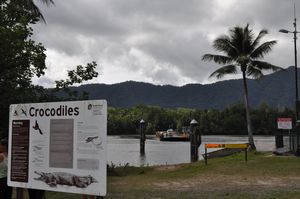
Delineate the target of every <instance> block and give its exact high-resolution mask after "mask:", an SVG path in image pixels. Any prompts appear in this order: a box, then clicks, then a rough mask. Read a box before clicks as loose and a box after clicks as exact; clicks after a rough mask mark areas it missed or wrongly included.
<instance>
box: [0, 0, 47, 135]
mask: <svg viewBox="0 0 300 199" xmlns="http://www.w3.org/2000/svg"><path fill="white" fill-rule="evenodd" d="M19 2H20V1H16V0H5V1H1V3H0V69H1V70H0V93H1V99H0V118H1V123H0V130H2V131H3V132H5V133H4V134H6V133H7V129H8V128H7V124H8V108H9V105H10V104H12V103H18V102H22V101H23V102H28V101H30V98H31V97H32V95H31V94H30V93H32V92H31V91H32V89H33V88H34V86H33V85H32V84H31V83H32V82H31V79H32V78H33V77H34V76H38V77H40V76H41V75H43V74H44V70H45V69H46V65H45V59H46V55H45V53H44V51H45V48H44V47H43V46H42V45H41V44H40V43H36V42H34V41H33V40H32V39H31V36H32V28H31V24H35V23H37V22H38V21H39V18H38V17H36V16H34V15H32V14H31V13H30V12H29V11H28V10H29V8H28V7H27V6H26V5H24V6H21V5H20V4H19Z"/></svg>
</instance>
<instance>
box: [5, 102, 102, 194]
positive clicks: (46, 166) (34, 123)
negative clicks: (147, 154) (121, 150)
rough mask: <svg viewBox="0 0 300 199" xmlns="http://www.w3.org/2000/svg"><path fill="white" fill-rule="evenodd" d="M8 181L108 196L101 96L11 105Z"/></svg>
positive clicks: (26, 185)
mask: <svg viewBox="0 0 300 199" xmlns="http://www.w3.org/2000/svg"><path fill="white" fill-rule="evenodd" d="M9 117H10V119H9V156H8V157H9V163H8V166H9V168H8V184H9V186H13V187H21V188H34V189H42V190H50V191H61V192H69V193H79V194H87V195H97V196H105V195H106V163H107V155H106V153H107V151H106V149H107V146H106V139H107V103H106V101H105V100H87V101H72V102H51V103H34V104H13V105H11V106H10V115H9Z"/></svg>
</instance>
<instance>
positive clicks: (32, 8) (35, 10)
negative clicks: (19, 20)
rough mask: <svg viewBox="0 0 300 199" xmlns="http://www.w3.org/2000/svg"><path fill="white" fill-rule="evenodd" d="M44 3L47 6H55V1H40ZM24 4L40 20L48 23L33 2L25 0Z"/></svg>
mask: <svg viewBox="0 0 300 199" xmlns="http://www.w3.org/2000/svg"><path fill="white" fill-rule="evenodd" d="M40 1H41V2H42V3H44V4H46V5H50V4H54V1H53V0H40ZM24 4H25V5H26V7H27V8H28V9H30V11H31V13H32V14H33V15H34V16H36V17H38V18H40V19H41V20H42V21H43V22H45V23H46V20H45V18H44V16H43V14H42V12H41V11H40V9H39V8H38V6H37V5H36V4H35V3H34V1H33V0H24Z"/></svg>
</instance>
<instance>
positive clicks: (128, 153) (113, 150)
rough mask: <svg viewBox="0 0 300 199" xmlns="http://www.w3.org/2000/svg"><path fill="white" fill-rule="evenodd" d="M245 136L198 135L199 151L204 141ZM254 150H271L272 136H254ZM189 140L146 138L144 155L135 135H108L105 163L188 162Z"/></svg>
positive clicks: (240, 140) (236, 139) (243, 139)
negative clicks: (199, 140) (255, 148)
mask: <svg viewBox="0 0 300 199" xmlns="http://www.w3.org/2000/svg"><path fill="white" fill-rule="evenodd" d="M247 141H248V137H247V136H202V144H201V146H200V147H199V156H200V157H199V159H202V156H201V155H200V154H203V153H204V145H203V144H205V143H246V142H247ZM254 142H255V145H256V147H257V150H258V151H272V150H274V148H275V138H274V136H254ZM190 159H191V158H190V143H189V142H161V141H159V140H157V139H155V138H154V137H151V138H150V139H148V138H147V140H146V143H145V155H143V156H141V155H140V143H139V139H138V138H134V137H130V136H128V137H120V136H108V164H111V163H113V164H115V165H117V166H119V165H125V164H127V163H129V165H132V166H141V165H144V166H147V165H149V166H150V165H165V164H168V165H169V164H179V163H188V162H190Z"/></svg>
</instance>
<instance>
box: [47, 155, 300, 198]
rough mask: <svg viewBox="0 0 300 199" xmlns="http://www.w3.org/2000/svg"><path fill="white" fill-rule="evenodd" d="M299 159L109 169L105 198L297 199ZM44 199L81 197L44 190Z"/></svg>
mask: <svg viewBox="0 0 300 199" xmlns="http://www.w3.org/2000/svg"><path fill="white" fill-rule="evenodd" d="M299 169H300V158H298V157H294V156H274V155H272V154H271V153H257V152H256V153H250V154H249V156H248V162H247V163H246V162H245V161H244V154H243V153H239V154H235V155H232V156H229V157H224V158H216V159H211V160H209V162H208V165H207V166H205V164H204V162H203V161H198V162H196V163H187V164H178V165H165V166H153V167H128V166H122V167H117V168H111V169H110V170H109V171H110V172H109V175H108V194H107V196H106V197H105V198H106V199H116V198H122V199H135V198H136V199H139V198H145V199H148V198H149V199H153V198H155V199H164V198H166V199H169V198H170V199H172V198H174V199H175V198H197V199H198V198H217V199H218V198H220V199H221V198H222V199H223V198H225V199H226V198H228V199H229V198H230V199H236V198H243V199H244V198H246V199H247V198H249V199H250V198H258V199H262V198H263V199H266V198H286V199H291V198H295V199H296V198H300V172H299ZM47 198H48V199H71V198H72V199H80V198H81V196H79V195H73V194H63V193H53V192H47Z"/></svg>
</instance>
